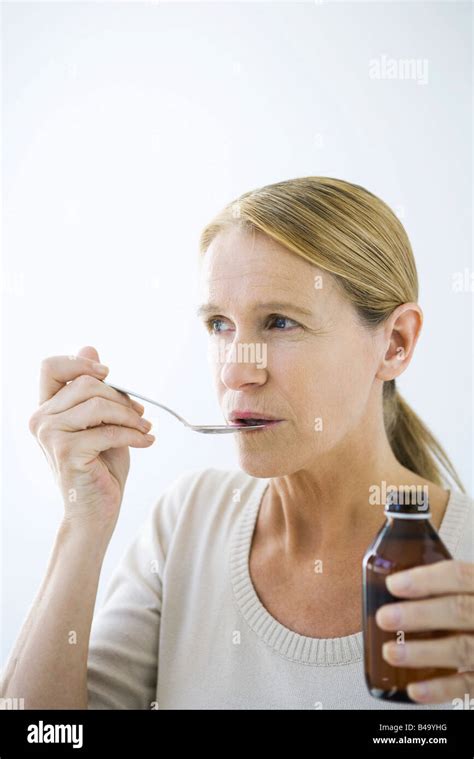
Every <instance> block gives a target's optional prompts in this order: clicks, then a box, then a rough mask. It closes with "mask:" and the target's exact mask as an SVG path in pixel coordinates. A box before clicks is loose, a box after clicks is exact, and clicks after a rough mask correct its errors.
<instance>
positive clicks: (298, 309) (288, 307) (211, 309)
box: [196, 301, 314, 318]
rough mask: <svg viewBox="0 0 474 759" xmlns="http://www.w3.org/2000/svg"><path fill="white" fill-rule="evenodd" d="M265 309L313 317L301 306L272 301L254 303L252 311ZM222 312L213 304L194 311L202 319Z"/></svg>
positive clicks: (204, 305)
mask: <svg viewBox="0 0 474 759" xmlns="http://www.w3.org/2000/svg"><path fill="white" fill-rule="evenodd" d="M267 309H269V310H272V311H293V312H295V313H299V314H302V315H303V316H313V315H314V312H313V311H310V310H309V309H308V308H303V307H302V306H297V305H295V304H294V303H277V302H273V301H272V302H270V303H256V304H255V305H254V306H253V308H252V311H263V310H267ZM224 310H225V309H221V308H219V306H216V305H215V304H214V303H203V304H202V305H201V306H199V307H198V309H197V310H196V314H197V316H199V317H201V318H203V317H204V316H207V315H208V314H219V313H222V311H224Z"/></svg>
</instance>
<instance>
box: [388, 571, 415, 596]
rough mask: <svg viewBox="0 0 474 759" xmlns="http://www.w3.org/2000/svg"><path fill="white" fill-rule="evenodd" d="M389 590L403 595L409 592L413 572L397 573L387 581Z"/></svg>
mask: <svg viewBox="0 0 474 759" xmlns="http://www.w3.org/2000/svg"><path fill="white" fill-rule="evenodd" d="M385 582H386V585H387V588H388V589H389V590H390V591H393V592H394V593H403V592H404V591H406V590H409V588H410V586H411V584H412V576H411V572H396V574H393V575H389V576H388V577H387V579H386V581H385Z"/></svg>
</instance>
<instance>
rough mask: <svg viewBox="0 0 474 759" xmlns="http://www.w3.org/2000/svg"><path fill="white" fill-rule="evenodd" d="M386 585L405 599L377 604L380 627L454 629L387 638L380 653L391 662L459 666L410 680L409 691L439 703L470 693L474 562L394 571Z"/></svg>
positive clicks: (422, 700) (416, 698) (472, 683)
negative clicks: (396, 639) (428, 677)
mask: <svg viewBox="0 0 474 759" xmlns="http://www.w3.org/2000/svg"><path fill="white" fill-rule="evenodd" d="M386 584H387V588H388V590H389V591H390V593H392V595H394V596H398V597H400V598H406V599H408V598H409V599H417V598H423V600H418V601H416V600H410V601H403V602H402V603H395V602H394V603H390V604H386V605H385V606H381V607H380V609H379V610H378V611H377V614H376V617H375V619H376V622H377V624H378V625H379V627H381V628H382V630H387V631H388V630H390V631H403V632H404V633H408V632H423V631H428V630H443V631H446V632H449V631H452V632H453V634H452V635H449V636H446V637H444V638H438V639H433V640H417V641H406V642H405V643H403V644H400V643H396V642H389V643H385V644H384V646H383V649H382V651H383V657H384V659H385V660H386V661H387V662H388V663H389V664H391V665H392V666H394V667H414V668H416V667H450V668H454V669H458V670H464V671H461V672H458V673H457V674H455V675H448V676H446V677H440V678H436V679H433V680H425V681H423V682H418V683H411V684H410V685H409V686H408V689H407V690H408V695H409V696H410V698H411V699H412V700H413V701H418V702H420V703H423V704H426V703H443V702H444V701H450V700H452V699H454V698H461V699H464V698H465V696H466V695H467V696H468V698H469V700H470V698H471V697H472V696H474V671H473V670H474V563H471V562H467V561H458V560H455V559H450V560H446V561H438V562H436V563H435V564H426V565H424V566H420V567H414V568H413V569H408V570H404V571H403V572H396V573H394V574H392V575H389V576H388V577H387V581H386Z"/></svg>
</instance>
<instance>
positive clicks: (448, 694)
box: [407, 672, 474, 704]
mask: <svg viewBox="0 0 474 759" xmlns="http://www.w3.org/2000/svg"><path fill="white" fill-rule="evenodd" d="M407 691H408V695H409V696H410V698H411V699H413V701H418V702H419V703H421V704H428V703H432V704H442V703H443V702H444V701H451V700H452V699H454V698H461V699H463V700H464V699H465V696H466V695H467V696H468V698H470V697H472V696H473V695H474V672H459V673H458V674H457V675H450V676H449V677H439V678H435V679H434V680H423V681H422V682H419V683H410V684H409V685H408V687H407Z"/></svg>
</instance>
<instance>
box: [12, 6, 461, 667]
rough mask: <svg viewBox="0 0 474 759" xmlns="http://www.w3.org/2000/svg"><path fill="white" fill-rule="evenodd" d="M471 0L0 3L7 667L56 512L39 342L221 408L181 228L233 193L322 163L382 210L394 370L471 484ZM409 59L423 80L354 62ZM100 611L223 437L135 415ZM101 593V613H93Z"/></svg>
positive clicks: (223, 452)
mask: <svg viewBox="0 0 474 759" xmlns="http://www.w3.org/2000/svg"><path fill="white" fill-rule="evenodd" d="M470 17H471V7H470V4H469V3H456V2H447V3H423V2H420V3H418V2H408V3H406V2H405V3H377V2H370V3H333V2H316V3H315V2H308V3H258V4H257V3H248V2H247V3H238V2H237V3H189V4H185V3H166V2H159V3H133V2H129V3H117V4H116V3H111V2H107V3H94V2H92V3H79V2H71V3H58V2H53V3H39V2H37V3H31V4H28V3H21V2H19V3H10V4H9V3H4V4H3V104H2V126H3V142H2V150H3V170H2V179H3V182H2V187H3V211H4V224H5V227H4V234H3V243H4V258H3V274H2V291H3V302H4V307H3V315H4V322H3V385H2V388H3V433H4V434H3V477H2V505H3V523H2V576H3V641H2V647H1V658H2V660H4V659H5V657H6V655H7V653H8V651H9V650H10V648H11V646H12V644H13V641H14V639H15V637H16V635H17V634H18V630H19V628H20V625H21V623H22V620H23V619H24V617H25V615H26V613H27V610H28V608H29V605H30V603H31V602H32V600H33V597H34V595H35V593H36V591H37V589H38V586H39V583H40V579H41V577H42V576H43V575H44V572H45V568H46V564H47V560H48V557H49V553H50V550H51V546H52V542H53V539H54V535H55V531H56V528H57V525H58V522H59V519H60V516H61V512H62V504H61V500H60V497H59V492H58V490H57V488H56V484H55V482H54V479H53V476H52V474H51V473H50V470H49V469H48V465H47V462H46V459H45V458H44V455H43V453H42V451H41V449H40V448H39V446H38V444H37V442H36V440H35V439H34V438H33V436H32V435H31V434H30V432H29V430H28V420H29V418H30V416H31V414H32V413H33V411H34V409H35V408H36V405H37V394H38V371H39V365H40V362H41V359H42V358H44V357H46V356H48V355H55V354H72V353H75V352H76V351H77V350H78V349H79V348H80V347H81V346H82V345H88V344H92V345H94V346H96V347H97V349H98V350H99V353H100V357H101V359H102V360H103V361H104V363H106V364H107V365H109V366H110V367H111V372H110V375H109V377H108V379H109V380H110V381H111V382H113V381H115V382H116V383H117V384H121V385H124V386H125V387H129V388H132V389H136V390H137V391H138V392H141V393H143V394H145V395H150V396H152V397H154V398H156V399H157V400H161V401H162V402H163V403H166V404H168V405H170V406H171V407H173V408H175V409H176V410H177V411H178V412H180V413H182V414H183V415H184V416H187V417H189V419H190V420H191V421H194V422H200V423H212V422H221V421H222V415H221V413H220V410H219V408H218V405H217V403H216V401H215V399H214V396H213V388H212V384H211V382H210V373H209V368H208V364H207V342H206V336H205V332H204V329H203V327H202V326H201V325H200V324H199V323H198V322H197V320H196V318H195V317H194V308H195V305H196V302H197V293H196V288H195V281H196V279H195V278H196V273H197V263H196V262H197V255H198V237H199V233H200V231H201V229H202V228H203V227H204V225H205V224H206V223H207V222H208V221H209V220H210V219H211V218H212V216H213V215H214V214H215V213H216V212H217V211H218V210H219V209H220V208H221V207H222V206H223V205H224V204H226V203H227V202H229V201H230V200H232V199H234V198H235V197H237V196H238V195H239V194H240V193H242V192H245V191H247V190H250V189H252V188H255V187H258V186H261V185H263V184H268V183H271V182H276V181H279V180H283V179H289V178H292V177H296V176H308V175H322V176H332V177H339V178H342V179H346V180H348V181H352V182H355V183H358V184H361V185H363V186H364V187H366V188H367V189H369V190H370V191H372V192H374V193H375V194H377V195H379V196H380V197H381V198H382V199H383V200H385V201H386V202H387V203H388V204H389V205H390V206H391V207H392V208H393V209H394V210H395V211H396V212H397V213H398V215H399V216H400V217H401V219H402V222H403V223H404V225H405V227H406V229H407V232H408V234H409V237H410V240H411V242H412V246H413V249H414V252H415V257H416V261H417V265H418V271H419V277H420V305H421V307H422V309H423V311H424V314H425V323H424V330H423V334H422V336H421V339H420V341H419V343H418V346H417V351H416V356H415V358H414V360H413V361H412V363H411V365H410V367H409V370H408V372H406V374H405V375H404V376H403V377H402V378H401V379H400V381H399V383H398V384H399V386H400V389H401V391H402V392H403V394H404V395H405V397H406V398H407V400H408V401H409V402H410V403H411V404H412V405H413V407H414V408H415V410H416V411H417V412H419V413H420V415H421V417H422V418H423V419H424V420H425V421H426V422H427V423H428V424H429V426H430V427H431V429H432V431H433V432H434V433H435V434H436V435H437V436H438V437H439V439H440V440H441V442H442V444H443V445H444V446H445V448H446V450H447V452H448V454H449V455H450V456H451V457H452V460H453V461H454V464H455V466H456V467H457V468H458V471H459V472H460V474H461V476H462V477H463V478H464V481H465V484H466V486H467V488H468V489H469V491H470V492H471V493H472V480H471V479H470V478H471V469H472V466H471V460H472V435H471V429H472V428H471V425H472V416H471V402H472V389H471V388H472V370H471V363H470V355H471V352H472V348H471V331H472V327H471V319H472V312H471V308H472V292H469V290H468V289H467V288H466V289H464V291H462V292H454V291H453V275H454V273H455V272H463V271H464V269H465V268H466V267H467V268H468V269H469V270H471V267H472V263H471V260H470V244H471V180H472V166H471V155H472V148H471V142H470V134H471V129H472V110H471V94H470V87H471V71H470V55H471V46H472V44H471V31H470V23H471V19H470ZM384 55H385V56H387V57H388V58H394V59H396V60H400V59H411V58H413V59H417V60H419V61H421V62H423V61H425V60H426V61H427V62H428V81H427V83H425V84H423V83H421V82H419V81H418V80H416V79H411V80H408V79H400V78H399V79H387V78H385V79H383V78H381V79H374V78H371V77H370V76H369V66H370V62H371V61H372V60H374V59H375V60H378V61H381V60H382V56H384ZM146 416H147V417H148V418H150V419H151V420H152V421H153V422H154V430H153V431H154V432H155V434H156V435H157V441H156V443H155V444H154V445H153V446H152V447H151V449H148V450H134V449H132V451H131V455H132V467H131V473H130V476H129V480H128V483H127V488H126V492H125V498H124V501H123V504H122V512H121V516H120V520H119V523H118V525H117V529H116V532H115V534H114V536H113V538H112V541H111V544H110V546H109V551H108V554H107V557H106V560H105V563H104V568H103V573H102V577H101V583H100V589H99V597H98V604H100V602H101V598H102V596H103V592H104V588H105V585H106V584H107V580H108V578H109V577H110V573H111V571H112V569H113V567H114V564H115V563H116V561H117V559H118V557H119V555H120V554H121V553H122V552H123V550H124V549H125V547H126V546H127V545H128V543H129V541H130V539H131V537H132V535H133V534H134V533H135V532H136V530H137V529H138V527H139V525H140V524H141V522H142V521H143V519H144V518H145V516H146V514H147V512H148V511H149V509H150V508H151V506H152V504H153V503H154V501H155V500H156V498H157V497H158V495H159V494H160V493H161V492H162V491H163V489H164V488H165V487H167V486H168V485H169V484H170V483H171V482H172V480H173V479H174V478H175V477H176V476H177V475H178V474H180V473H181V472H182V471H184V470H186V469H194V468H201V467H207V466H215V467H219V468H226V467H235V466H237V460H236V457H235V454H234V449H233V441H232V440H231V439H230V437H229V438H224V439H222V438H213V437H207V436H198V435H196V434H193V433H192V432H190V431H188V430H186V429H185V428H184V427H182V426H181V425H180V424H179V423H178V422H176V421H174V420H173V419H172V418H171V417H168V416H167V415H166V414H164V413H162V412H159V411H157V412H156V413H155V412H154V411H153V410H152V407H147V410H146ZM96 608H98V607H96Z"/></svg>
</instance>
